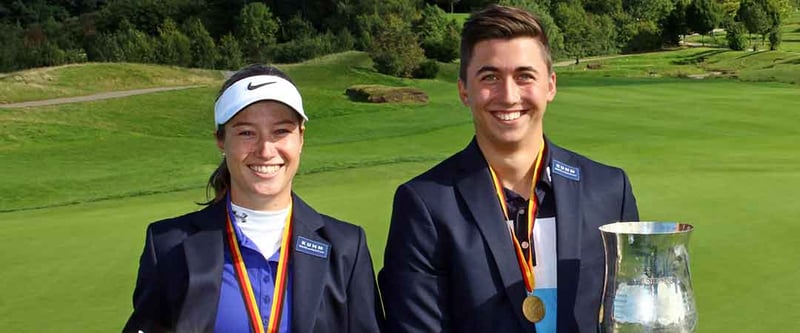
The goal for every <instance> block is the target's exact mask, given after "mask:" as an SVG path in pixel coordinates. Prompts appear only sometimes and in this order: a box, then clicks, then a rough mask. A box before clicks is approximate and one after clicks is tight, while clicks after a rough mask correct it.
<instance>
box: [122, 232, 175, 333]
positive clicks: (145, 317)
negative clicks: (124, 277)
mask: <svg viewBox="0 0 800 333" xmlns="http://www.w3.org/2000/svg"><path fill="white" fill-rule="evenodd" d="M156 264H157V258H156V250H155V246H154V245H153V232H152V225H151V226H149V227H148V228H147V235H146V237H145V244H144V250H143V251H142V256H141V258H140V259H139V274H138V276H137V278H136V288H135V289H134V291H133V313H132V314H131V316H130V318H129V319H128V322H127V324H125V327H124V328H123V330H122V331H123V332H126V333H127V332H133V333H136V332H139V331H143V332H148V333H149V332H165V330H164V329H163V327H161V325H159V323H158V318H159V316H160V315H162V314H163V312H164V309H162V308H161V301H160V300H161V290H160V284H159V281H158V272H157V268H156Z"/></svg>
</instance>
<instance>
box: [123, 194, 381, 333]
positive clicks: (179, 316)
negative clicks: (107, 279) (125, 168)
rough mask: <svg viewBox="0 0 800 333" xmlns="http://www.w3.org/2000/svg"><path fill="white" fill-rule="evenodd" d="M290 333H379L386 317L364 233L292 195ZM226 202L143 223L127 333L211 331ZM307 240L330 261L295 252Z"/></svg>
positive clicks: (217, 285) (215, 313) (217, 287)
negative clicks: (321, 245)
mask: <svg viewBox="0 0 800 333" xmlns="http://www.w3.org/2000/svg"><path fill="white" fill-rule="evenodd" d="M293 200H294V201H293V213H292V214H293V215H292V223H293V226H292V242H291V246H292V252H291V253H290V259H289V262H290V265H291V269H292V279H293V280H292V284H293V286H292V323H291V325H292V332H297V333H306V332H378V331H379V324H380V323H381V322H382V320H383V312H382V309H381V307H380V298H379V294H378V291H377V286H376V284H375V276H374V271H373V269H372V261H371V259H370V255H369V250H368V249H367V245H366V240H365V235H364V230H363V229H361V228H360V227H358V226H354V225H351V224H347V223H344V222H341V221H338V220H336V219H333V218H331V217H328V216H325V215H321V214H319V213H317V212H316V211H314V210H313V209H312V208H311V207H309V206H308V205H307V204H306V203H305V202H303V201H302V200H301V199H300V198H299V197H297V196H296V195H294V194H293ZM225 223H226V207H225V202H224V201H222V202H220V203H216V204H213V205H210V206H208V207H206V208H204V209H202V210H200V211H197V212H193V213H190V214H187V215H184V216H181V217H177V218H173V219H168V220H163V221H159V222H155V223H153V224H151V225H150V226H149V227H148V228H147V238H146V241H145V246H144V252H143V253H142V256H141V260H140V263H139V276H138V279H137V281H136V289H135V290H134V293H133V307H134V309H133V314H132V315H131V317H130V319H129V320H128V323H127V324H126V325H125V328H124V329H123V331H124V332H138V331H140V330H141V331H143V332H145V333H151V332H212V331H213V330H214V323H215V321H216V317H217V303H218V302H219V293H220V283H221V282H222V265H223V261H224V258H223V253H224V241H223V237H224V228H225ZM298 237H304V238H307V239H310V240H312V241H316V242H321V243H325V244H328V245H330V247H329V250H328V256H327V258H323V257H319V256H314V255H309V254H306V253H302V252H298V251H297V246H296V244H297V239H298Z"/></svg>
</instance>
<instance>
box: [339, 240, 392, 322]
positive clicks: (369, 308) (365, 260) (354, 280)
mask: <svg viewBox="0 0 800 333" xmlns="http://www.w3.org/2000/svg"><path fill="white" fill-rule="evenodd" d="M347 288H348V290H347V293H348V295H349V296H348V297H347V307H348V309H350V310H349V311H348V313H349V315H348V318H347V320H348V321H349V322H348V325H347V327H349V329H350V332H365V333H369V332H380V331H381V326H383V318H384V317H383V308H382V307H381V298H380V293H379V292H378V286H377V284H376V283H375V271H374V270H373V268H372V258H371V256H370V254H369V248H367V241H366V235H365V234H364V229H361V228H358V252H357V253H356V259H355V266H354V267H353V274H352V275H351V278H350V282H349V284H348V287H347Z"/></svg>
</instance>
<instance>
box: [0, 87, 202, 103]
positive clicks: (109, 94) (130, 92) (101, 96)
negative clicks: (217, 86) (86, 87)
mask: <svg viewBox="0 0 800 333" xmlns="http://www.w3.org/2000/svg"><path fill="white" fill-rule="evenodd" d="M197 87H203V85H191V86H176V87H156V88H146V89H134V90H120V91H110V92H104V93H98V94H92V95H85V96H75V97H63V98H53V99H44V100H39V101H27V102H19V103H9V104H0V108H27V107H37V106H47V105H58V104H69V103H82V102H92V101H99V100H103V99H112V98H121V97H128V96H135V95H142V94H152V93H157V92H162V91H171V90H182V89H191V88H197Z"/></svg>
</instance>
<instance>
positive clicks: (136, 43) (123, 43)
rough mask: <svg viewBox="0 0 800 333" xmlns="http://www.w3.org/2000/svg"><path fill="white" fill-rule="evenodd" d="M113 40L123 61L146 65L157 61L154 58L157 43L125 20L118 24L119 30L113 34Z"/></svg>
mask: <svg viewBox="0 0 800 333" xmlns="http://www.w3.org/2000/svg"><path fill="white" fill-rule="evenodd" d="M114 39H115V42H116V44H117V46H118V47H119V51H120V52H121V53H122V60H123V61H128V62H138V63H148V62H157V61H158V60H159V59H157V58H156V54H157V52H156V47H155V45H156V43H157V42H156V41H155V40H154V39H153V38H152V37H150V36H148V35H147V34H145V33H144V32H142V31H139V30H138V29H136V27H134V26H133V24H131V23H130V22H128V21H127V20H125V19H123V21H122V22H121V23H120V30H119V31H117V32H116V33H115V34H114Z"/></svg>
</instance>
